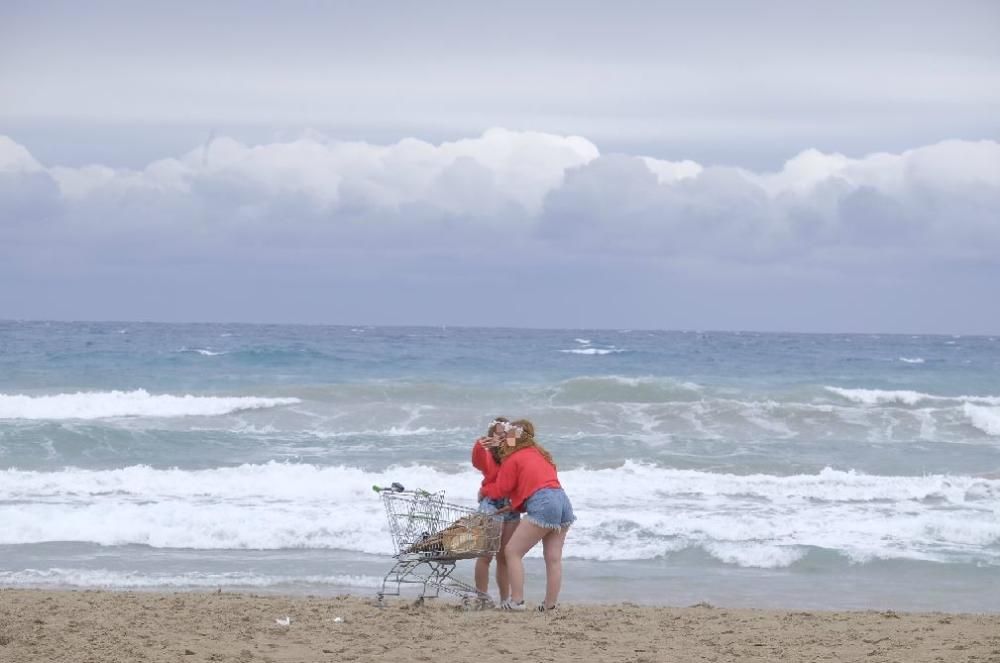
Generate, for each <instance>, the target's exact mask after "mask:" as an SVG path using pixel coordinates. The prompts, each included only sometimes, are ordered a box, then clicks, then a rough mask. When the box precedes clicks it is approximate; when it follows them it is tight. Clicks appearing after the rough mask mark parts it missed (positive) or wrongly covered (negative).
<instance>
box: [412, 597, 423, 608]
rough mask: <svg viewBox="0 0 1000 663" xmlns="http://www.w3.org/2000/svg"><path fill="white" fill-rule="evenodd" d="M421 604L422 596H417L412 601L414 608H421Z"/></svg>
mask: <svg viewBox="0 0 1000 663" xmlns="http://www.w3.org/2000/svg"><path fill="white" fill-rule="evenodd" d="M423 605H424V597H423V596H421V597H420V598H418V599H417V600H416V601H414V602H413V607H414V608H421V607H423Z"/></svg>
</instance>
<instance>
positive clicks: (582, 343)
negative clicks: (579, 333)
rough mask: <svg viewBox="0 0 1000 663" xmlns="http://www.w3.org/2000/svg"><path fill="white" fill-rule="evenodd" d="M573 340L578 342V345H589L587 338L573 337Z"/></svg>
mask: <svg viewBox="0 0 1000 663" xmlns="http://www.w3.org/2000/svg"><path fill="white" fill-rule="evenodd" d="M573 340H574V341H576V342H577V343H579V344H580V345H590V339H589V338H574V339H573Z"/></svg>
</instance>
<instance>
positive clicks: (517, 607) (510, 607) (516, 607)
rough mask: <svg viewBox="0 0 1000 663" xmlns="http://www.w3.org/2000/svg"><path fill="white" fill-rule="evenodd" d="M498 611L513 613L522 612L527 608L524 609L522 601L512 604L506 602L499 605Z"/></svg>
mask: <svg viewBox="0 0 1000 663" xmlns="http://www.w3.org/2000/svg"><path fill="white" fill-rule="evenodd" d="M500 609H501V610H513V611H514V612H524V611H525V610H527V609H528V608H527V607H525V605H524V601H521V602H520V603H514V602H512V601H507V602H506V603H501V604H500Z"/></svg>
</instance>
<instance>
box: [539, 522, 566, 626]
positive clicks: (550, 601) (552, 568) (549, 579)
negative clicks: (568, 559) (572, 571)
mask: <svg viewBox="0 0 1000 663" xmlns="http://www.w3.org/2000/svg"><path fill="white" fill-rule="evenodd" d="M567 532H569V528H568V527H563V528H562V529H558V530H549V533H548V534H546V535H545V538H543V539H542V550H543V555H544V557H545V603H544V605H545V607H546V608H551V607H552V606H554V605H555V604H556V601H558V600H559V590H560V589H562V552H563V544H564V543H565V542H566V533H567Z"/></svg>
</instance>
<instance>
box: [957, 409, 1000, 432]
mask: <svg viewBox="0 0 1000 663" xmlns="http://www.w3.org/2000/svg"><path fill="white" fill-rule="evenodd" d="M962 411H963V412H965V416H967V417H968V418H969V421H970V422H971V423H972V425H973V426H975V427H976V428H978V429H979V430H981V431H983V432H984V433H986V434H987V435H1000V407H983V406H980V405H972V404H971V403H966V404H965V405H963V406H962Z"/></svg>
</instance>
